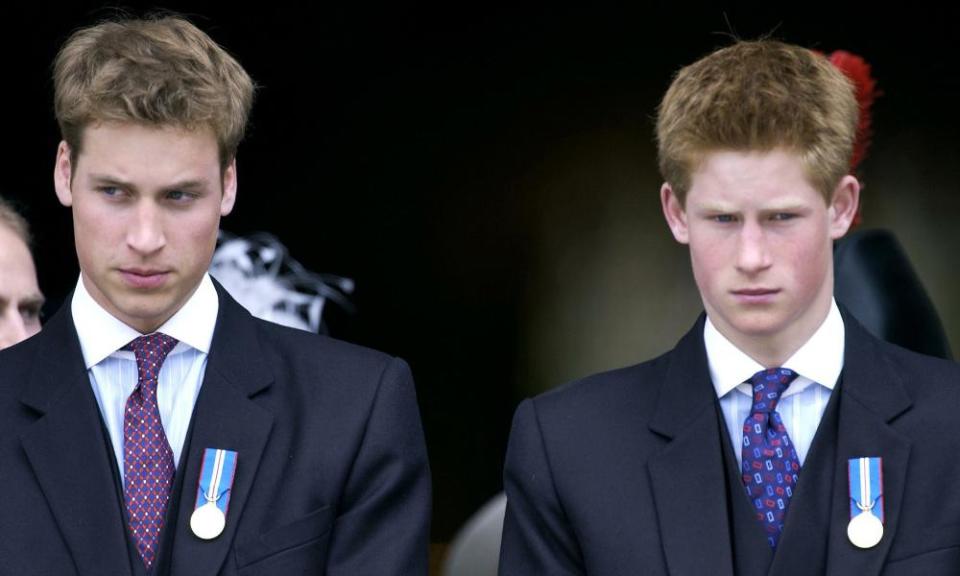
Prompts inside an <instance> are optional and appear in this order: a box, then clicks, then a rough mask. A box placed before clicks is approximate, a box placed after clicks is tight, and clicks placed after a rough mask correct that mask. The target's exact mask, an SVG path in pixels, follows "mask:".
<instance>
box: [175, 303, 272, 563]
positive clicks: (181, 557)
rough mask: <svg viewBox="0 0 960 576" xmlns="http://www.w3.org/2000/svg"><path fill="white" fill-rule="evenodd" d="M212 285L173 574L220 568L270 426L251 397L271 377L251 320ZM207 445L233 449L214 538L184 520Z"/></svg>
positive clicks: (190, 508) (267, 415) (190, 509)
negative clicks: (208, 339) (225, 501)
mask: <svg viewBox="0 0 960 576" xmlns="http://www.w3.org/2000/svg"><path fill="white" fill-rule="evenodd" d="M217 289H218V292H219V294H220V312H219V314H218V318H217V327H216V331H215V333H214V338H213V343H212V345H211V350H210V355H209V358H208V362H207V369H206V373H205V375H204V380H203V386H202V387H201V389H200V394H199V396H198V397H197V403H196V406H195V407H194V410H193V418H192V424H191V429H192V432H191V435H190V444H189V448H188V454H187V455H186V456H185V458H184V461H185V465H183V470H182V472H183V474H184V477H183V479H184V482H183V493H182V494H181V497H180V509H179V513H178V514H176V515H174V516H173V517H174V518H177V525H176V526H175V527H170V529H173V530H175V533H174V541H173V557H172V561H171V572H170V573H171V574H172V575H179V574H217V573H219V572H220V569H221V567H222V565H223V562H224V559H225V557H226V554H227V551H228V550H229V549H230V547H231V545H232V543H233V538H234V536H235V534H236V530H237V523H238V521H239V519H240V517H241V515H242V513H243V508H244V505H245V504H246V502H247V498H248V496H249V494H250V489H251V487H252V485H253V481H254V478H255V476H256V473H257V468H258V466H259V463H260V457H261V455H262V454H263V450H264V447H265V446H266V444H267V439H268V437H269V435H270V430H271V428H272V426H273V416H272V414H270V413H269V412H267V411H266V410H264V409H263V408H261V407H260V406H258V405H257V404H256V403H255V402H253V401H252V400H251V399H250V397H251V396H253V395H255V394H257V393H259V392H261V391H263V390H264V389H266V388H268V387H269V386H270V384H271V383H272V374H271V373H270V371H269V369H267V368H266V367H265V354H264V351H263V350H262V349H261V348H260V344H259V342H258V340H257V333H256V326H255V324H254V321H253V319H252V317H251V316H250V315H249V313H248V312H247V311H246V310H244V309H242V308H241V307H240V306H239V304H237V303H236V302H234V301H233V299H232V298H230V297H229V296H228V295H226V293H225V292H224V291H223V289H222V288H221V287H220V286H219V285H217ZM206 448H224V449H228V450H234V451H236V452H237V470H236V476H235V478H234V482H233V488H232V491H231V496H230V507H229V510H228V511H227V523H226V527H225V528H224V531H223V533H222V534H221V535H220V536H218V537H217V538H215V539H213V540H201V539H199V538H197V537H196V536H195V535H194V534H193V533H192V532H191V531H190V526H189V523H190V515H191V514H192V513H193V510H194V504H195V501H196V496H197V482H198V480H199V477H200V468H201V466H202V463H203V462H202V461H203V453H204V449H206Z"/></svg>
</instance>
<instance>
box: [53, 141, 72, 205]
mask: <svg viewBox="0 0 960 576" xmlns="http://www.w3.org/2000/svg"><path fill="white" fill-rule="evenodd" d="M72 178H73V166H72V165H71V163H70V146H69V145H68V144H67V142H66V140H61V141H60V145H59V146H57V161H56V163H55V164H54V166H53V187H54V189H55V190H56V191H57V200H59V201H60V203H61V204H63V205H64V206H72V205H73V191H72V190H71V189H70V182H71V181H72Z"/></svg>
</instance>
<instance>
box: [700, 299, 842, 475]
mask: <svg viewBox="0 0 960 576" xmlns="http://www.w3.org/2000/svg"><path fill="white" fill-rule="evenodd" d="M703 342H704V345H705V346H706V349H707V361H708V362H709V365H710V377H711V379H712V380H713V387H714V389H716V392H717V397H718V398H719V399H720V409H721V411H722V412H723V417H724V420H726V423H727V431H728V432H729V433H730V441H731V443H732V444H733V453H734V454H736V456H737V463H738V464H740V465H742V464H743V463H742V462H741V455H740V445H741V444H742V443H743V422H744V420H746V418H747V416H749V415H750V408H751V406H752V405H753V389H752V387H751V386H750V384H746V383H745V381H746V380H748V379H749V378H750V377H751V376H753V375H754V374H755V373H757V372H758V371H760V370H763V369H764V366H762V365H760V364H759V363H758V362H757V361H756V360H754V359H753V358H751V357H749V356H747V355H746V354H745V353H744V352H742V351H741V350H740V349H738V348H737V347H736V346H734V345H733V343H732V342H730V341H729V340H727V338H726V337H725V336H723V334H721V333H720V332H719V331H718V330H717V328H716V327H715V326H714V325H713V323H712V322H710V319H709V318H707V322H706V325H705V326H704V330H703ZM843 349H844V327H843V318H842V317H841V316H840V310H839V309H838V308H837V303H836V301H831V303H830V312H829V313H828V314H827V317H826V319H825V320H824V321H823V323H822V324H821V325H820V327H819V328H817V331H816V332H814V334H813V336H811V337H810V339H809V340H807V342H806V343H805V344H804V345H803V346H801V347H800V349H799V350H797V351H796V352H795V353H794V354H793V356H791V357H790V358H789V359H788V360H787V361H786V362H784V363H783V367H784V368H789V369H791V370H793V371H794V372H796V373H797V374H798V375H799V376H798V377H797V379H796V380H794V381H793V383H791V384H790V387H789V388H787V390H786V392H784V393H783V396H782V397H781V398H780V402H779V404H778V405H777V412H779V413H780V417H781V419H782V420H783V425H784V426H786V428H787V433H788V434H789V435H790V440H791V441H792V442H793V445H794V448H796V450H797V457H798V458H799V459H800V464H801V465H802V464H803V462H804V460H805V459H806V457H807V452H808V451H809V450H810V444H811V443H812V442H813V437H814V434H816V432H817V427H818V426H819V425H820V419H821V417H822V416H823V411H824V410H825V409H826V407H827V401H828V400H830V394H831V392H832V391H833V389H834V387H835V386H836V384H837V380H838V379H839V378H840V372H841V370H843Z"/></svg>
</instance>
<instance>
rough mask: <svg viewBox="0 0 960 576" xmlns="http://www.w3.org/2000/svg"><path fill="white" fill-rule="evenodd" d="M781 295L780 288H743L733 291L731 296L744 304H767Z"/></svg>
mask: <svg viewBox="0 0 960 576" xmlns="http://www.w3.org/2000/svg"><path fill="white" fill-rule="evenodd" d="M779 293H780V289H779V288H763V287H761V288H741V289H739V290H732V291H731V294H733V297H734V298H736V299H737V300H738V301H740V302H742V303H744V304H766V303H769V302H771V301H773V299H774V298H775V297H776V296H777V294H779Z"/></svg>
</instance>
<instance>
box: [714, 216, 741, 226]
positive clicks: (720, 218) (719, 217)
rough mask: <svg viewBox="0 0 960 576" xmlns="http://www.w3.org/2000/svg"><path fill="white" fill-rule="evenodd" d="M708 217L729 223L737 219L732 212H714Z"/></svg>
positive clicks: (715, 220) (721, 222)
mask: <svg viewBox="0 0 960 576" xmlns="http://www.w3.org/2000/svg"><path fill="white" fill-rule="evenodd" d="M710 219H711V220H713V221H714V222H718V223H720V224H729V223H731V222H736V221H737V217H736V216H734V215H733V214H714V215H713V216H711V217H710Z"/></svg>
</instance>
